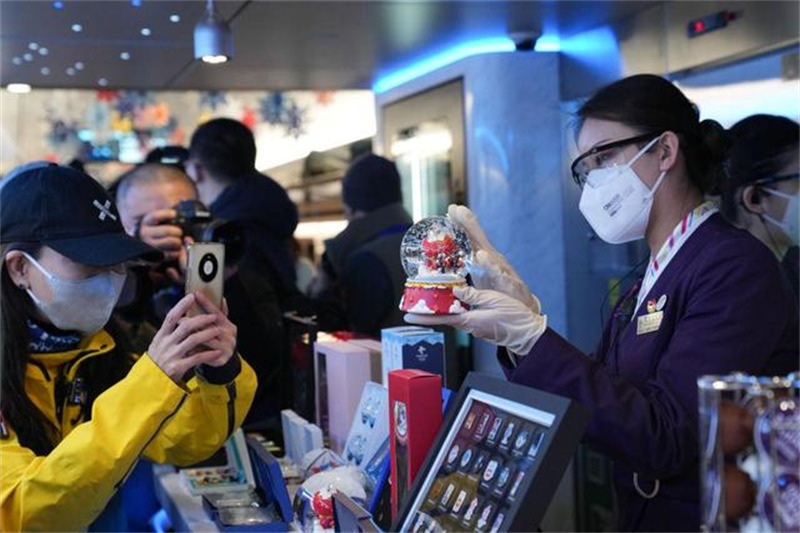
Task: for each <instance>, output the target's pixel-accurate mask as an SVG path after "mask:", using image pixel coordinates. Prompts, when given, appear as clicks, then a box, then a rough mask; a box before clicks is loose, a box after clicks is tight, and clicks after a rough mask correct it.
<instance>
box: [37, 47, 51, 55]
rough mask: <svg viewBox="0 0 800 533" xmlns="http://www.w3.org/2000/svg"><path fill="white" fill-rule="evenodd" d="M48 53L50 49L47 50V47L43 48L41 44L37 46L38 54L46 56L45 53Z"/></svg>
mask: <svg viewBox="0 0 800 533" xmlns="http://www.w3.org/2000/svg"><path fill="white" fill-rule="evenodd" d="M49 53H50V50H48V49H47V48H45V47H44V46H42V47H41V48H39V55H43V56H46V55H47V54H49Z"/></svg>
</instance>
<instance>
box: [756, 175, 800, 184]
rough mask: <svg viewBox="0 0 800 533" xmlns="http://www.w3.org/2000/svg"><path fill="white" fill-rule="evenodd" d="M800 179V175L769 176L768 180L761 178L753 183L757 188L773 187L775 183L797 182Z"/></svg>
mask: <svg viewBox="0 0 800 533" xmlns="http://www.w3.org/2000/svg"><path fill="white" fill-rule="evenodd" d="M796 179H800V174H785V175H783V176H769V177H767V178H761V179H759V180H756V181H754V182H753V185H757V186H762V187H763V186H764V185H772V184H773V183H779V182H781V181H789V180H796Z"/></svg>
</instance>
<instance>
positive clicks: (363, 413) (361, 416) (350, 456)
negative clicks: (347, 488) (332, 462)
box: [342, 381, 389, 511]
mask: <svg viewBox="0 0 800 533" xmlns="http://www.w3.org/2000/svg"><path fill="white" fill-rule="evenodd" d="M388 444H389V391H388V390H387V389H386V387H383V386H381V385H378V384H377V383H374V382H371V381H370V382H367V383H366V384H364V389H363V391H362V393H361V400H360V401H359V404H358V410H357V411H356V413H355V416H354V418H353V424H352V426H351V427H350V433H349V434H348V436H347V441H346V443H345V447H344V451H343V453H342V455H343V457H344V459H345V460H346V461H347V462H348V463H350V464H352V465H353V466H357V467H358V468H359V469H360V470H361V471H362V472H363V473H364V474H365V475H366V476H367V478H368V480H369V483H368V486H367V502H366V503H367V506H368V509H370V510H371V511H373V510H374V509H375V508H376V507H377V504H378V500H379V499H380V493H381V491H382V490H383V488H384V487H385V486H386V480H387V478H388V475H389V454H388Z"/></svg>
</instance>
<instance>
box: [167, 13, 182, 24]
mask: <svg viewBox="0 0 800 533" xmlns="http://www.w3.org/2000/svg"><path fill="white" fill-rule="evenodd" d="M169 21H170V22H180V21H181V17H180V15H170V16H169Z"/></svg>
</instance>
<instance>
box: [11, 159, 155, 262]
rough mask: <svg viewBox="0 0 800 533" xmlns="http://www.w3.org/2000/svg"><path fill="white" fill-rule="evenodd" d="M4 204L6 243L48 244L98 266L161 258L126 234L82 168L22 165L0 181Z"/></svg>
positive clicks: (100, 189)
mask: <svg viewBox="0 0 800 533" xmlns="http://www.w3.org/2000/svg"><path fill="white" fill-rule="evenodd" d="M0 206H2V207H1V208H0V242H2V243H10V242H28V243H39V244H44V245H45V246H49V247H50V248H52V249H53V250H55V251H56V252H58V253H60V254H62V255H65V256H67V257H68V258H70V259H72V260H73V261H77V262H78V263H83V264H85V265H90V266H98V267H102V266H111V265H116V264H118V263H122V262H124V261H128V260H131V259H136V258H142V259H147V260H151V261H158V260H160V259H161V258H162V254H161V252H159V251H158V250H156V249H155V248H152V247H150V246H148V245H147V244H145V243H143V242H141V241H139V240H137V239H134V238H133V237H130V236H128V235H127V234H126V233H125V230H124V229H123V228H122V224H121V223H120V221H119V213H118V212H117V208H116V206H114V203H113V202H112V201H111V198H110V197H109V196H108V193H107V192H106V190H105V189H103V187H102V186H101V185H100V184H99V183H97V182H96V181H95V180H94V179H92V178H91V177H90V176H88V175H87V174H84V173H83V172H80V171H78V170H74V169H71V168H68V167H62V166H58V165H56V164H53V163H47V162H37V163H29V164H27V165H24V166H22V167H18V168H16V169H14V170H12V171H11V172H9V174H8V175H7V176H6V177H5V178H4V179H3V181H2V182H0Z"/></svg>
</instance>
